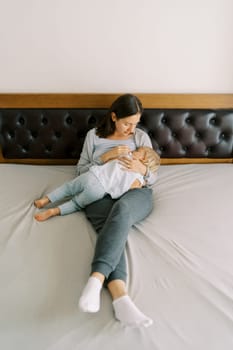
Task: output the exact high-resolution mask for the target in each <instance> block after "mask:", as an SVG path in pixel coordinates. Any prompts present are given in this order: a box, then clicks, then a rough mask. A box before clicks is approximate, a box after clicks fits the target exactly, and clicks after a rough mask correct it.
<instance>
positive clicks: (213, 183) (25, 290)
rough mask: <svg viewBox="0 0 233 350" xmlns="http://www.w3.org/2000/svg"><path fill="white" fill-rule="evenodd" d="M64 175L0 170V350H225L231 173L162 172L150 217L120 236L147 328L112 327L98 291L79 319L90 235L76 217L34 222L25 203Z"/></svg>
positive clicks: (232, 248)
mask: <svg viewBox="0 0 233 350" xmlns="http://www.w3.org/2000/svg"><path fill="white" fill-rule="evenodd" d="M73 175H74V167H72V166H33V165H10V164H8V165H6V164H5V165H0V184H1V185H0V198H1V201H0V203H1V204H0V349H1V350H16V349H17V350H84V349H85V350H92V349H101V350H109V349H111V350H116V349H130V348H131V349H134V350H139V349H140V350H141V349H145V350H152V349H155V350H157V349H159V350H189V349H190V350H191V349H192V350H202V349H211V350H232V349H233V269H232V267H233V220H232V198H233V166H232V165H230V164H221V165H220V164H215V165H172V166H161V167H160V174H159V178H158V181H157V183H156V185H154V209H153V212H152V213H151V215H149V217H148V218H146V219H145V220H144V221H143V222H141V223H139V224H137V225H136V227H134V228H133V229H132V230H131V231H130V234H129V239H128V244H127V249H126V253H127V261H128V269H129V278H128V290H129V294H130V295H131V297H132V299H133V300H134V302H135V303H136V304H137V306H138V307H140V308H141V309H142V310H143V311H144V312H145V313H146V314H148V315H149V316H150V317H152V318H153V320H154V324H153V326H152V327H150V328H148V329H144V330H138V329H129V328H123V327H121V325H120V323H119V322H117V321H116V320H115V319H114V315H113V310H112V305H111V299H110V296H109V294H108V292H107V291H106V290H103V293H102V300H101V304H102V305H101V310H100V312H99V313H97V314H86V313H82V312H80V311H79V309H78V299H79V296H80V293H81V291H82V289H83V286H84V285H85V283H86V280H87V278H88V274H89V269H90V262H91V259H92V255H93V249H94V244H95V233H94V230H93V229H92V227H91V225H90V223H89V222H88V221H87V220H86V218H85V215H84V213H82V212H81V213H74V214H72V215H68V216H64V217H56V218H52V219H49V220H48V221H46V222H41V223H39V222H36V221H35V220H34V219H33V214H34V213H35V211H36V210H37V209H35V208H34V206H33V201H34V199H36V198H38V197H41V196H42V195H44V194H45V193H46V192H48V191H50V190H52V189H53V188H54V187H56V186H58V185H59V184H61V183H63V182H64V181H65V180H67V179H70V178H72V177H73Z"/></svg>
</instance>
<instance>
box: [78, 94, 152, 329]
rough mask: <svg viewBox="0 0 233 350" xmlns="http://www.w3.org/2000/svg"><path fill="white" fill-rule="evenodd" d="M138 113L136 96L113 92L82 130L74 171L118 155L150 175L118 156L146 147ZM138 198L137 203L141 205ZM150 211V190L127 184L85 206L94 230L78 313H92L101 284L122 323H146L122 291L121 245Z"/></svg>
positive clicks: (123, 263)
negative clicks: (91, 125) (93, 124)
mask: <svg viewBox="0 0 233 350" xmlns="http://www.w3.org/2000/svg"><path fill="white" fill-rule="evenodd" d="M142 112H143V108H142V104H141V102H140V100H139V99H138V98H137V97H136V96H134V95H131V94H125V95H121V96H120V97H118V98H117V99H116V100H115V101H114V102H113V104H112V106H111V107H110V109H109V111H108V113H107V114H106V116H105V118H104V119H103V120H102V121H101V123H100V125H99V126H98V127H97V128H96V129H92V130H90V131H89V132H88V133H87V136H86V139H85V142H84V146H83V150H82V153H81V156H80V160H79V162H78V165H77V174H78V175H80V174H82V173H84V172H86V171H87V170H88V169H89V168H90V167H91V166H92V165H94V164H103V163H106V162H108V161H109V160H111V159H114V158H118V157H122V164H123V166H124V167H125V168H126V169H127V170H128V171H134V172H139V173H141V174H142V175H143V176H144V178H145V181H146V182H147V184H148V185H152V184H153V183H154V182H155V180H156V174H155V173H152V172H151V171H149V169H147V167H146V166H145V165H144V164H143V163H142V162H141V161H140V160H138V159H129V158H127V157H124V155H126V154H128V153H129V152H132V151H134V150H135V149H136V148H138V147H140V146H148V147H152V145H151V141H150V138H149V137H148V135H147V134H146V133H145V132H144V131H142V130H140V129H138V128H136V126H137V124H138V123H139V121H140V118H141V115H142ZM142 203H143V205H142ZM151 210H152V190H151V188H149V187H143V188H140V189H132V190H129V191H128V192H126V193H125V194H124V195H123V196H121V197H120V198H119V199H112V198H111V197H110V196H106V197H104V198H103V199H101V200H99V201H96V202H94V203H92V204H90V205H89V206H87V207H86V208H85V212H86V215H87V218H88V219H89V220H90V222H91V223H92V225H93V226H94V228H95V230H96V232H97V242H96V247H95V254H94V258H93V261H92V269H91V275H90V277H89V279H88V282H87V284H86V286H85V288H84V290H83V292H82V295H81V298H80V300H79V307H80V309H81V310H82V311H84V312H97V311H98V310H99V308H100V292H101V288H102V286H103V284H105V285H106V286H107V288H108V290H109V292H110V294H111V296H112V299H113V308H114V312H115V317H116V318H117V319H118V320H119V321H120V322H121V323H122V324H123V325H125V326H132V327H148V326H150V325H151V324H152V323H153V321H152V320H151V319H150V318H149V317H147V316H146V315H144V314H143V313H142V312H141V311H140V310H139V309H138V308H137V307H136V305H135V304H134V303H133V301H132V300H131V298H130V297H129V296H128V294H127V291H126V277H127V276H126V261H125V256H124V248H125V244H126V241H127V237H128V233H129V230H130V228H131V227H132V226H133V225H134V224H135V223H136V222H138V221H140V220H143V219H144V218H145V217H146V216H147V215H148V214H149V213H150V212H151Z"/></svg>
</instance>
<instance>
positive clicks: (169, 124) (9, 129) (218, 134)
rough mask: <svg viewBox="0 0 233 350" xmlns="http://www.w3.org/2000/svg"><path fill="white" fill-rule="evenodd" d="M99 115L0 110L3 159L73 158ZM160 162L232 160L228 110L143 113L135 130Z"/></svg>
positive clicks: (81, 111)
mask: <svg viewBox="0 0 233 350" xmlns="http://www.w3.org/2000/svg"><path fill="white" fill-rule="evenodd" d="M105 112H106V110H104V109H1V110H0V143H1V148H2V153H3V156H4V157H5V158H9V159H10V158H66V159H69V158H75V159H78V158H79V156H80V152H81V149H82V146H83V142H84V138H85V135H86V133H87V131H88V130H89V129H90V128H93V127H95V125H96V123H97V122H98V120H99V119H100V118H101V117H102V116H103V115H104V113H105ZM139 127H141V128H142V129H143V130H145V131H146V132H147V133H148V134H149V136H150V137H151V140H152V144H153V147H154V149H155V150H157V151H158V153H159V154H160V155H161V157H162V158H184V157H188V158H207V157H208V158H232V156H233V109H230V110H229V109H227V110H225V109H218V110H211V109H209V110H207V109H202V110H201V109H145V111H144V113H143V116H142V118H141V123H140V125H139Z"/></svg>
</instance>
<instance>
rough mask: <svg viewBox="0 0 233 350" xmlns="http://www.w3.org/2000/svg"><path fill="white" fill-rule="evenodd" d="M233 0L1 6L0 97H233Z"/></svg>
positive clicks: (74, 0)
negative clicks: (20, 94) (96, 94)
mask: <svg viewBox="0 0 233 350" xmlns="http://www.w3.org/2000/svg"><path fill="white" fill-rule="evenodd" d="M232 15H233V0H0V92H161V93H166V92H172V93H173V92H174V93H175V92H178V93H179V92H201V93H202V92H203V93H204V92H210V93H211V92H217V93H227V92H230V93H232V92H233V20H232Z"/></svg>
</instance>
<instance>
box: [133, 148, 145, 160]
mask: <svg viewBox="0 0 233 350" xmlns="http://www.w3.org/2000/svg"><path fill="white" fill-rule="evenodd" d="M133 157H134V158H135V159H138V160H144V159H145V157H146V152H145V150H144V149H142V148H139V149H137V150H136V151H134V152H133Z"/></svg>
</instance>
